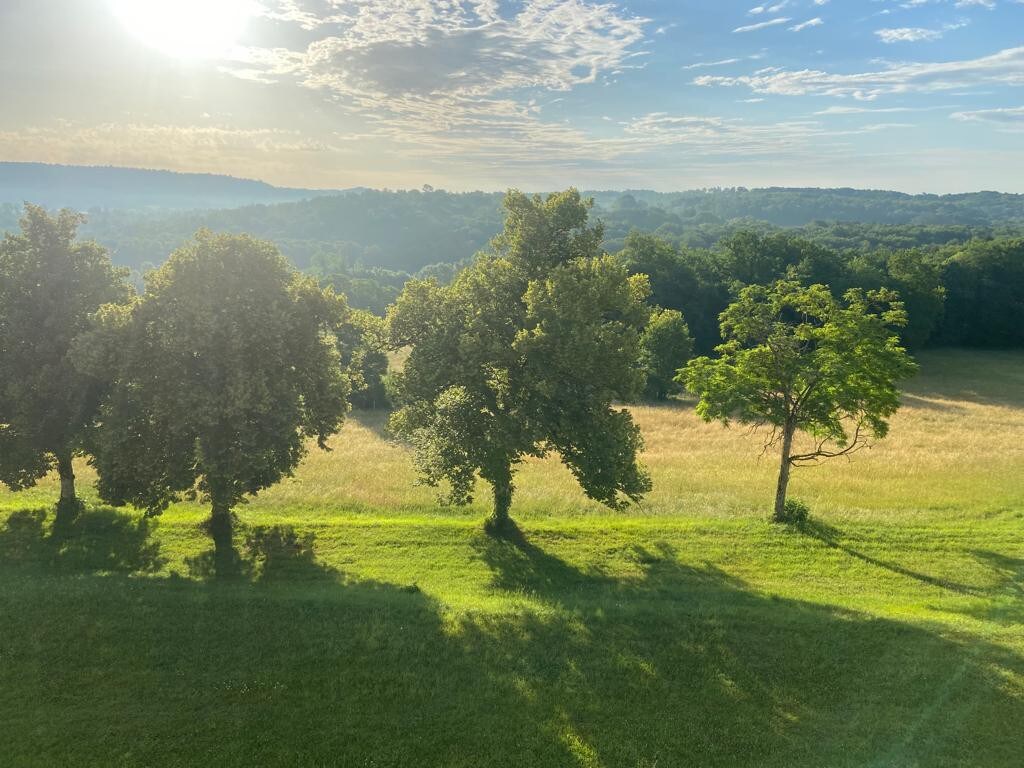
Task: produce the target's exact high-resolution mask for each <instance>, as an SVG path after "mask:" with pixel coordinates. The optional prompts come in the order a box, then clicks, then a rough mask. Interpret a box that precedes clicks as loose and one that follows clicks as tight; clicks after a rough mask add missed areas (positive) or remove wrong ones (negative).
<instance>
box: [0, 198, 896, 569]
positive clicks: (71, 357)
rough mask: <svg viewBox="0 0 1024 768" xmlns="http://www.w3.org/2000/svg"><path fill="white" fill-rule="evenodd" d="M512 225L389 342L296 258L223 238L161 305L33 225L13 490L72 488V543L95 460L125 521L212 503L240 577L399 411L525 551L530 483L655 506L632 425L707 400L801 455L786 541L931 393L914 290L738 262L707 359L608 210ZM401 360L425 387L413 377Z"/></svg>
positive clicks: (2, 322)
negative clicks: (677, 394) (290, 492)
mask: <svg viewBox="0 0 1024 768" xmlns="http://www.w3.org/2000/svg"><path fill="white" fill-rule="evenodd" d="M503 206H504V226H503V230H502V232H501V233H500V234H499V235H498V236H497V237H495V238H494V239H493V240H492V241H491V243H490V244H489V246H488V247H487V249H486V250H484V251H482V252H481V253H479V254H478V255H477V257H476V258H475V259H473V260H472V262H471V263H469V264H468V265H467V266H466V267H465V268H464V269H462V270H460V271H458V272H457V273H456V274H454V275H453V276H450V279H448V280H445V281H442V280H438V279H437V278H436V277H424V278H422V279H413V280H409V281H408V282H406V283H405V284H404V285H403V286H402V288H401V291H400V292H399V293H398V294H397V296H396V298H395V299H394V301H393V303H391V304H390V305H389V306H388V307H387V311H386V316H385V317H383V318H382V317H378V316H376V315H373V314H371V313H368V312H365V311H360V310H353V309H352V308H351V307H349V306H348V304H347V302H346V300H345V297H344V296H343V295H342V294H340V293H338V292H337V291H336V290H335V288H334V286H333V285H331V284H329V282H330V281H327V282H325V283H323V284H322V283H319V282H317V281H316V280H315V279H313V278H312V277H310V276H308V275H304V274H302V273H300V272H298V271H296V270H295V269H294V267H292V266H291V265H290V264H289V262H288V261H287V260H286V259H285V258H284V257H283V256H282V255H281V253H280V252H279V251H278V249H277V248H276V247H275V246H274V245H272V244H270V243H268V242H266V241H261V240H257V239H254V238H252V237H250V236H248V235H243V234H214V233H213V232H211V231H209V230H200V231H199V232H198V233H197V234H196V235H195V236H194V237H193V238H192V239H191V240H190V241H189V242H188V243H186V244H185V245H184V246H182V247H180V248H178V249H177V250H175V251H174V252H173V253H171V255H170V257H169V258H168V259H167V260H166V261H165V262H164V264H163V265H162V266H160V267H159V268H157V269H155V270H153V271H151V272H150V273H149V274H147V276H146V281H145V288H144V290H143V291H142V292H136V291H134V290H133V288H132V286H131V283H130V281H129V280H128V274H127V271H126V270H124V269H122V268H117V267H114V266H113V265H112V263H111V260H110V256H109V254H108V253H107V252H106V251H105V250H104V249H103V248H102V247H100V246H98V245H96V244H95V243H93V242H90V241H82V240H79V239H78V235H77V233H78V228H79V226H80V225H81V224H82V217H81V216H80V215H78V214H75V213H71V212H68V211H63V212H61V213H59V214H56V215H50V214H48V213H47V212H46V211H45V210H43V209H42V208H39V207H36V206H31V205H30V206H26V209H25V212H24V215H23V217H22V219H21V224H20V232H19V233H14V234H8V235H6V236H5V237H4V239H3V241H2V243H0V481H2V482H4V483H5V484H7V485H8V486H9V487H11V488H13V489H20V488H26V487H30V486H32V485H33V484H35V483H36V482H37V481H38V480H39V479H41V478H42V477H43V476H45V475H46V474H48V473H49V472H51V471H54V470H56V472H57V474H58V475H59V477H60V480H61V496H60V501H59V502H58V505H57V516H56V520H55V526H56V527H57V528H59V527H60V526H61V525H63V524H64V523H65V522H66V521H67V520H68V519H70V518H71V517H73V516H74V515H75V514H77V510H78V509H79V506H80V502H79V501H78V499H77V497H76V493H75V487H74V468H73V464H72V458H73V457H74V456H76V455H84V456H87V457H88V460H89V462H90V463H91V464H92V466H93V467H94V468H95V469H96V472H97V475H98V482H97V492H98V494H99V496H100V498H101V499H102V500H104V501H105V502H108V503H112V504H115V505H124V504H131V505H134V506H136V507H139V508H142V509H145V510H146V511H147V512H149V513H151V514H157V513H159V512H161V511H162V510H164V509H166V508H167V507H168V506H169V505H170V504H172V503H174V502H175V501H178V500H180V499H182V498H189V499H198V500H202V501H203V502H204V503H206V504H208V505H209V507H210V516H209V518H208V520H207V522H206V527H207V530H208V532H209V534H210V536H211V538H212V540H213V543H214V551H215V555H216V562H217V564H218V569H219V570H221V571H226V570H229V569H230V567H231V561H232V558H233V557H234V556H235V554H234V547H233V529H234V510H235V509H236V508H237V506H238V505H239V504H242V503H244V502H245V501H246V500H247V499H248V498H250V497H252V496H254V495H256V494H257V493H258V492H259V491H261V490H263V489H265V488H267V487H269V486H271V485H273V484H275V483H276V482H278V481H279V480H280V479H281V478H283V477H285V476H287V475H289V474H291V473H292V472H293V471H294V469H295V468H296V466H297V465H298V463H299V462H300V461H301V459H302V457H303V456H304V455H305V452H306V451H307V450H308V449H309V448H310V447H311V445H312V444H314V443H315V444H316V445H318V446H319V447H320V448H321V449H326V448H327V439H328V438H329V437H330V435H332V434H334V433H335V432H337V431H338V430H339V429H340V428H341V426H342V424H343V422H344V419H345V415H346V413H347V411H348V410H349V408H350V406H351V405H352V404H355V405H357V406H358V405H362V406H364V407H365V406H373V405H376V404H377V403H378V402H380V401H382V400H383V399H384V398H386V397H387V398H390V399H391V401H392V402H393V405H394V410H393V412H392V414H391V417H390V421H389V426H390V429H391V431H392V432H393V434H394V435H395V436H396V437H398V438H400V439H402V440H404V441H405V442H406V443H407V444H408V445H409V446H411V448H412V451H413V455H414V458H415V462H416V464H417V466H418V468H419V470H420V474H421V477H422V480H423V481H424V482H426V483H428V484H430V485H433V486H436V487H438V488H441V489H443V495H444V497H445V498H446V500H447V501H449V502H451V503H455V504H465V503H468V502H469V501H470V500H471V499H472V497H473V494H474V491H475V488H476V485H477V483H478V482H479V481H481V480H482V481H483V482H484V483H486V484H487V485H488V486H490V492H491V495H492V498H493V505H492V508H493V512H492V514H491V517H490V518H489V520H488V528H489V529H490V530H493V531H501V530H504V529H506V528H508V527H509V526H510V525H511V521H510V516H509V512H510V509H511V506H512V501H513V497H514V491H515V477H516V470H517V468H518V467H519V465H520V464H521V463H522V461H523V460H524V459H526V458H528V457H543V456H546V455H555V456H557V457H559V458H560V460H561V461H562V462H563V463H564V464H565V465H566V466H567V467H568V468H569V469H570V471H571V472H572V474H573V475H574V477H575V478H576V480H577V481H578V483H579V484H580V486H581V487H582V489H583V491H584V492H585V493H586V495H587V496H589V497H590V498H592V499H595V500H597V501H599V502H601V503H603V504H606V505H607V506H609V507H611V508H613V509H617V508H621V507H622V506H624V505H626V504H629V503H631V502H634V501H636V500H638V499H640V498H641V497H642V496H643V495H644V494H645V493H647V492H648V491H649V490H650V489H651V484H652V481H651V477H650V476H649V474H648V473H647V471H646V470H645V469H644V467H643V466H642V464H641V462H640V460H639V456H640V453H641V450H642V447H643V439H642V435H641V433H640V430H639V428H638V426H637V425H636V424H635V422H634V421H633V418H632V415H631V413H630V411H629V409H628V407H626V406H625V405H624V404H625V403H630V402H633V401H635V400H637V399H638V398H640V397H642V396H643V394H644V393H645V392H646V393H647V395H648V396H650V397H665V396H667V395H668V394H669V393H670V392H671V391H672V390H673V389H677V388H683V387H685V388H686V389H687V390H689V392H690V393H691V394H692V395H693V396H695V397H696V398H697V412H698V414H699V415H700V416H701V417H702V418H704V419H706V420H708V421H712V420H718V421H725V422H728V421H729V420H738V421H740V422H742V423H747V424H751V425H753V426H755V427H765V428H766V433H765V434H766V446H773V447H775V448H776V449H777V450H778V451H779V454H780V472H779V485H778V493H777V495H776V503H775V505H774V508H773V518H774V519H776V520H779V521H783V520H785V519H787V499H786V492H787V483H788V477H789V470H790V468H791V467H793V466H797V465H799V464H801V463H805V462H813V461H820V460H823V459H826V458H830V457H833V456H838V455H847V454H849V453H852V452H854V451H856V450H858V449H859V448H860V447H862V446H863V445H864V444H866V442H867V441H869V440H871V439H875V438H879V437H882V436H884V435H885V433H886V430H887V428H888V421H887V420H888V418H889V417H890V416H891V415H892V414H893V413H894V412H895V410H896V408H897V407H898V404H899V397H898V389H897V387H898V383H899V381H901V380H902V379H905V378H906V377H908V376H910V375H912V374H913V372H914V370H915V366H914V363H913V361H912V360H911V358H910V357H909V355H908V354H907V352H906V350H905V348H904V344H903V342H902V340H901V339H900V337H899V333H900V330H901V329H903V328H904V327H909V326H908V322H909V321H908V312H907V310H906V308H905V306H904V303H903V301H902V300H901V299H900V297H899V295H898V294H897V292H896V291H894V290H892V289H891V288H889V287H887V286H881V287H879V288H877V289H870V290H866V289H864V288H860V287H848V288H845V287H844V288H843V290H841V291H837V290H836V288H835V287H829V286H828V285H826V284H824V283H818V282H808V281H807V280H801V279H799V278H800V277H805V276H804V275H799V274H796V273H794V274H790V273H789V271H785V274H784V276H783V277H781V278H780V277H779V273H778V270H777V269H776V267H777V266H778V265H779V264H780V263H782V262H784V261H785V259H782V261H780V258H781V257H780V256H779V254H780V253H782V254H785V253H788V251H786V249H785V248H782V249H781V250H780V247H777V244H775V243H773V242H770V241H765V240H763V239H758V238H757V237H756V236H755V237H752V238H750V239H748V240H747V241H745V242H744V243H743V244H742V247H740V245H741V244H740V243H739V242H738V243H737V247H736V248H735V249H734V253H735V259H736V264H735V267H736V268H737V269H739V268H741V267H742V268H744V269H748V270H749V277H750V278H751V281H750V283H749V284H747V285H742V286H741V285H739V284H736V285H734V286H733V287H732V289H731V290H732V291H733V292H732V293H731V294H727V295H723V296H722V299H723V301H724V304H723V309H722V311H721V312H720V315H719V317H718V318H717V320H718V328H717V330H716V331H715V333H716V334H717V337H718V339H719V340H720V343H719V344H717V346H716V347H715V348H714V349H713V350H712V354H702V355H701V356H699V357H697V358H694V359H691V355H692V353H693V351H694V349H695V344H694V340H693V339H692V338H691V335H690V325H691V324H692V322H693V321H692V319H691V318H689V317H687V316H685V315H684V313H683V312H681V311H680V310H679V309H676V308H673V307H659V306H654V305H652V303H651V300H652V298H653V299H654V300H655V301H656V302H660V301H661V300H662V297H663V296H664V295H665V294H664V290H665V289H664V284H665V283H664V275H663V272H664V270H661V271H659V269H660V265H661V262H660V261H658V259H659V258H661V257H664V259H665V260H667V262H668V263H675V261H676V254H675V252H674V251H673V250H672V249H671V247H669V246H666V245H665V244H664V243H661V242H659V241H657V240H656V239H653V238H648V239H647V240H643V239H642V237H641V236H636V237H634V238H633V239H632V242H631V251H630V253H629V254H627V255H626V256H625V257H622V256H609V255H608V254H606V253H605V252H604V250H603V247H602V244H603V242H604V237H605V235H604V230H603V225H602V223H601V222H600V221H595V220H593V219H592V218H591V207H592V202H591V201H588V200H585V199H583V198H582V197H581V195H580V194H579V193H578V192H577V191H576V190H572V189H570V190H567V191H565V192H560V193H556V194H552V195H549V196H547V197H542V196H529V195H525V194H522V193H520V192H516V191H512V192H509V193H508V194H507V195H506V196H505V198H504V203H503ZM648 247H649V249H650V251H651V253H652V254H654V256H653V257H652V258H649V259H648V260H647V261H648V262H649V263H647V266H648V267H650V271H649V272H645V271H641V270H640V265H641V260H640V258H639V254H640V252H641V249H642V248H648ZM659 254H660V255H659ZM805 256H806V258H807V259H808V263H813V264H817V263H818V262H817V260H816V256H820V254H819V253H818V252H817V251H815V250H814V249H805ZM765 264H767V265H771V266H770V268H768V267H765V266H764V265H765ZM822 274H825V273H822ZM755 278H756V280H755ZM758 281H759V282H758ZM699 286H700V284H699V283H697V287H696V288H694V287H691V288H690V289H689V290H691V292H693V295H695V296H697V297H698V298H699V297H700V292H699ZM659 290H661V291H662V292H663V293H661V294H659V292H658V291H659ZM715 290H718V288H715ZM714 295H715V296H717V294H714ZM701 322H704V321H703V320H702V321H701ZM701 331H702V332H703V331H704V329H703V326H701ZM694 336H695V337H697V343H696V349H697V350H698V351H701V348H700V343H701V338H700V337H699V336H698V335H697V333H695V334H694ZM399 349H402V350H407V351H408V356H407V359H406V361H405V364H404V366H403V367H402V368H401V370H397V371H392V372H388V369H387V362H388V358H387V352H388V351H390V350H399ZM385 386H386V389H387V391H385ZM800 434H803V435H804V436H805V437H806V439H807V440H808V441H809V442H808V446H807V447H797V445H796V442H795V441H796V438H797V436H798V435H800Z"/></svg>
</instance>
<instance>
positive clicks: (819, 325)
mask: <svg viewBox="0 0 1024 768" xmlns="http://www.w3.org/2000/svg"><path fill="white" fill-rule="evenodd" d="M721 322H722V338H723V339H725V342H724V343H723V344H721V345H720V346H719V347H718V349H717V351H718V354H719V357H718V358H717V359H711V358H708V357H700V358H697V359H696V360H692V361H690V363H689V364H688V365H687V367H686V368H685V369H684V371H682V372H681V374H680V381H681V382H683V383H684V384H685V385H686V387H687V388H688V389H689V390H690V391H691V392H692V393H693V394H695V395H696V396H697V397H699V398H700V400H699V402H698V404H697V413H698V414H700V416H701V417H702V418H703V419H704V420H705V421H713V420H719V421H722V422H724V423H728V422H729V421H730V420H732V419H735V420H737V421H739V422H740V423H743V424H749V425H752V426H753V427H755V428H758V427H768V428H769V429H770V433H769V436H768V438H767V440H766V443H765V448H766V449H767V448H769V447H772V446H780V447H781V463H780V469H779V479H778V486H777V490H776V494H775V510H774V519H775V520H776V521H781V520H782V519H784V509H785V503H786V489H787V486H788V483H789V475H790V468H791V467H793V466H795V465H800V464H805V463H815V462H818V461H821V460H823V459H828V458H832V457H836V456H845V455H849V454H851V453H853V452H854V451H857V450H858V449H860V448H862V447H864V446H865V445H867V444H868V441H869V440H870V439H871V438H881V437H884V436H885V434H886V433H887V431H888V428H889V427H888V422H887V419H888V417H890V416H891V415H892V414H893V413H895V412H896V410H897V408H898V407H899V391H898V390H897V388H896V384H897V382H898V381H900V380H901V379H905V378H907V377H909V376H911V375H913V373H914V372H915V371H916V370H917V366H916V364H915V363H914V362H913V360H912V359H911V358H910V356H909V355H907V353H906V351H905V350H904V349H903V347H901V346H900V340H899V337H898V336H897V335H896V334H895V332H894V331H893V329H894V328H897V327H901V326H903V325H904V324H905V323H906V313H905V311H904V309H903V305H902V303H900V302H899V301H898V299H897V296H896V294H894V293H893V292H891V291H888V290H879V291H872V292H868V293H865V292H863V291H861V290H858V289H853V290H850V291H847V293H846V295H845V296H844V299H843V300H837V299H836V298H835V297H833V296H832V294H831V293H830V292H829V289H828V287H826V286H824V285H813V286H810V287H808V288H805V287H802V286H801V285H800V284H799V283H796V282H786V281H780V282H777V283H775V284H774V285H772V286H750V287H748V288H745V289H743V291H741V292H740V295H739V298H738V300H737V301H736V302H734V303H733V304H731V305H730V306H729V307H728V308H727V309H726V310H725V312H723V313H722V318H721ZM798 431H803V432H806V433H807V434H808V435H809V436H810V437H811V438H812V439H813V443H812V444H810V446H809V447H808V448H807V450H805V451H803V452H794V447H793V444H794V437H795V436H796V433H797V432H798Z"/></svg>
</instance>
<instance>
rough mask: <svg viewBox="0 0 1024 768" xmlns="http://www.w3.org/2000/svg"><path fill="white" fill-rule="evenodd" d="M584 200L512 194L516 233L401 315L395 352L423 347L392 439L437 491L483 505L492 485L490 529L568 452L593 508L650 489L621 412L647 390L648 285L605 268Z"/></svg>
mask: <svg viewBox="0 0 1024 768" xmlns="http://www.w3.org/2000/svg"><path fill="white" fill-rule="evenodd" d="M589 207H590V203H589V202H585V201H583V200H581V199H580V196H579V193H578V192H577V191H576V190H568V191H566V192H561V193H558V194H554V195H551V196H549V197H547V198H546V199H542V198H540V197H528V196H526V195H523V194H521V193H519V192H514V191H513V192H510V193H509V194H508V196H507V197H506V200H505V208H506V211H507V219H506V224H505V229H504V232H503V233H502V234H501V235H499V236H498V237H497V238H495V240H494V241H493V243H492V249H493V250H492V252H491V253H487V254H481V255H480V256H479V257H478V258H477V260H476V262H475V263H474V264H472V265H471V266H470V267H468V268H466V269H465V270H463V271H462V272H460V273H459V275H458V276H457V277H456V278H455V280H454V282H453V283H452V284H451V285H448V286H441V285H438V284H437V283H436V282H435V281H432V280H428V281H412V282H410V283H409V284H408V285H407V286H406V288H405V290H404V291H403V293H402V295H401V296H400V297H399V298H398V301H397V302H396V304H395V305H394V306H393V307H392V309H391V311H390V313H389V321H390V329H391V341H392V344H393V345H394V346H396V347H405V346H408V347H410V348H411V351H410V353H409V358H408V360H407V361H406V364H405V367H404V370H403V371H402V372H401V373H400V374H396V375H395V390H396V396H397V399H398V403H399V405H400V406H401V408H400V410H398V411H397V412H396V413H395V414H394V415H393V417H392V420H391V425H392V429H393V430H394V431H395V432H396V433H397V434H399V435H401V436H403V437H405V438H407V439H408V440H409V441H410V442H411V443H412V444H413V446H414V448H415V451H416V459H417V463H418V465H419V467H420V470H421V472H422V474H423V478H424V481H425V482H426V483H428V484H430V485H432V486H437V485H438V484H439V483H440V481H441V480H444V479H446V480H448V481H449V483H450V488H451V491H450V494H449V499H450V500H451V501H452V502H453V503H457V504H464V503H467V502H469V501H470V500H471V497H472V492H473V488H474V485H475V481H476V478H477V476H478V475H479V477H481V478H483V480H485V481H486V482H488V483H490V485H491V486H492V488H493V492H494V513H493V516H492V518H491V521H490V524H491V525H493V526H495V527H497V528H501V527H502V526H504V525H506V524H507V523H508V519H509V518H508V514H509V508H510V506H511V503H512V493H513V475H514V472H515V469H516V466H517V465H518V464H519V463H520V462H521V461H522V460H523V458H524V457H527V456H537V457H539V456H544V455H546V454H548V453H549V452H551V451H555V452H557V453H558V454H559V455H560V456H561V458H562V461H563V462H565V464H566V465H567V466H568V467H569V468H570V470H571V471H572V472H573V474H574V475H575V477H576V479H577V480H578V481H579V483H580V484H581V486H582V487H583V489H584V491H585V492H586V493H587V495H588V496H590V497H591V498H593V499H596V500H598V501H601V502H603V503H605V504H608V505H609V506H612V507H613V508H614V507H619V506H620V505H622V504H624V503H626V500H628V499H636V498H638V497H639V496H640V495H641V494H643V493H644V492H646V491H647V490H648V489H649V488H650V480H649V478H648V477H647V475H646V474H645V473H644V471H643V470H642V469H641V468H640V467H639V465H638V464H637V458H636V457H637V452H638V451H639V449H640V447H641V440H640V433H639V430H638V428H637V427H636V425H635V424H634V423H633V421H632V418H631V417H630V415H629V413H628V412H627V411H625V410H622V409H617V408H615V407H613V403H614V402H615V401H616V400H628V399H631V398H633V397H635V396H636V395H637V394H638V392H639V390H640V388H641V386H642V384H643V373H642V371H640V370H639V367H638V365H637V360H638V356H639V349H638V345H639V336H640V331H641V329H642V328H643V326H644V324H645V322H646V320H647V315H648V310H647V308H646V306H645V304H644V299H645V298H646V296H647V293H648V287H647V280H646V278H645V277H644V276H634V277H629V276H628V274H627V271H626V269H625V267H624V266H622V265H621V263H620V262H619V261H617V260H615V259H612V258H611V257H608V256H601V255H600V243H601V237H602V229H601V226H600V224H597V225H594V226H591V225H589V224H588V209H589Z"/></svg>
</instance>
